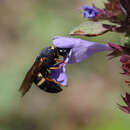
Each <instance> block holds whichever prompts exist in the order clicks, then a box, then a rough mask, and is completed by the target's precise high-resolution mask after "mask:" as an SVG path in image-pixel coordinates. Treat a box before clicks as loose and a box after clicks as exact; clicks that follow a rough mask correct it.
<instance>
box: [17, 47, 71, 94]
mask: <svg viewBox="0 0 130 130" xmlns="http://www.w3.org/2000/svg"><path fill="white" fill-rule="evenodd" d="M69 52H70V49H69V48H57V47H54V46H50V47H47V48H44V49H43V50H42V51H41V52H40V54H39V55H38V56H37V57H36V60H35V62H34V64H33V65H32V67H31V68H30V69H29V71H28V72H27V74H26V75H25V78H24V80H23V82H22V84H21V87H20V88H19V91H20V92H21V94H22V96H24V95H25V93H26V92H27V91H28V90H29V89H30V88H31V86H32V83H35V84H36V86H38V87H39V88H40V89H42V90H44V91H46V92H49V93H58V92H60V91H62V88H61V84H59V83H58V82H56V81H54V80H53V79H52V77H51V73H50V71H51V70H52V69H53V70H54V69H59V68H60V67H62V66H63V65H64V64H65V63H64V59H65V58H67V56H68V54H69ZM58 63H62V64H61V65H59V66H58V67H55V65H56V64H58Z"/></svg>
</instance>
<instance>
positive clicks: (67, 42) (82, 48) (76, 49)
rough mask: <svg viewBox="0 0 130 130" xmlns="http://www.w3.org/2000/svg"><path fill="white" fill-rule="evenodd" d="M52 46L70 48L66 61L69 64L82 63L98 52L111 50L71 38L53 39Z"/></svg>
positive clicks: (107, 46) (58, 37)
mask: <svg viewBox="0 0 130 130" xmlns="http://www.w3.org/2000/svg"><path fill="white" fill-rule="evenodd" d="M53 44H54V45H55V46H56V47H59V48H71V51H70V54H69V59H68V63H69V64H73V63H78V62H81V61H84V60H85V59H87V58H89V57H90V56H92V55H94V54H96V53H98V52H102V51H109V50H111V48H110V47H109V45H107V44H101V43H96V42H89V41H85V40H82V39H79V38H71V37H61V36H57V37H54V38H53Z"/></svg>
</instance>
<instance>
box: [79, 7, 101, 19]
mask: <svg viewBox="0 0 130 130" xmlns="http://www.w3.org/2000/svg"><path fill="white" fill-rule="evenodd" d="M81 8H83V17H84V18H89V19H94V18H95V17H96V16H97V15H98V13H99V11H98V10H97V9H96V8H94V7H93V6H88V5H83V6H82V7H81Z"/></svg>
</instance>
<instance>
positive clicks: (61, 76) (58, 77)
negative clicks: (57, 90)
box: [51, 65, 68, 86]
mask: <svg viewBox="0 0 130 130" xmlns="http://www.w3.org/2000/svg"><path fill="white" fill-rule="evenodd" d="M65 66H66V65H64V66H62V67H61V68H60V69H58V70H51V76H52V79H53V80H55V81H56V82H59V83H60V84H62V85H64V86H66V85H67V81H68V78H67V75H66V73H65V71H66V69H65Z"/></svg>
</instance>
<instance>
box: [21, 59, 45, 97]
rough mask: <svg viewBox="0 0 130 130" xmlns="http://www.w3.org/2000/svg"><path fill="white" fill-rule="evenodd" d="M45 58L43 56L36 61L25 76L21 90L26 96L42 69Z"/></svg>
mask: <svg viewBox="0 0 130 130" xmlns="http://www.w3.org/2000/svg"><path fill="white" fill-rule="evenodd" d="M45 59H46V58H42V59H41V60H40V61H39V62H38V63H37V62H35V63H34V64H33V65H32V67H31V68H30V70H29V71H28V72H27V74H26V75H25V78H24V80H23V82H22V84H21V87H20V88H19V91H20V93H21V94H22V96H24V95H25V94H26V92H28V90H29V89H30V88H31V86H32V83H33V81H34V79H35V76H36V75H37V74H38V72H39V71H40V70H41V68H42V65H43V63H44V61H45Z"/></svg>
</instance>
